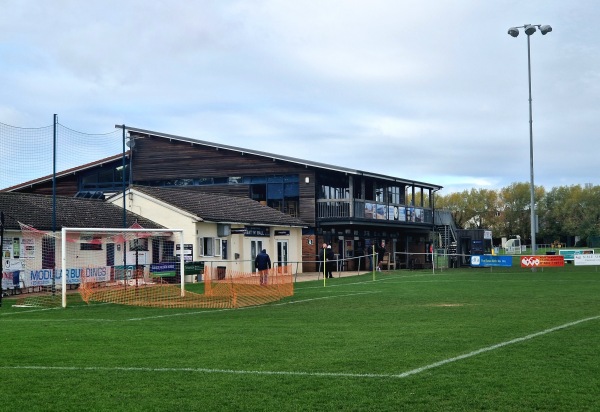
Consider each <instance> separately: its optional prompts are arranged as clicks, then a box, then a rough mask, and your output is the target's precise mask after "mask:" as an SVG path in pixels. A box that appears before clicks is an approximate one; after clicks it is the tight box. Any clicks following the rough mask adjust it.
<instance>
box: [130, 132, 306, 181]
mask: <svg viewBox="0 0 600 412" xmlns="http://www.w3.org/2000/svg"><path fill="white" fill-rule="evenodd" d="M133 164H134V166H133V180H134V181H138V182H143V181H152V180H163V179H185V178H198V177H222V176H250V175H257V176H260V175H277V174H289V173H300V172H303V171H306V169H305V168H304V167H302V166H299V165H295V164H292V163H287V162H280V161H273V159H270V158H267V157H262V156H254V155H249V154H245V153H241V152H236V151H232V150H224V149H216V148H213V147H208V146H201V145H198V144H191V143H188V142H180V141H176V140H169V139H166V138H164V137H153V136H150V137H144V138H137V139H136V144H135V151H134V154H133Z"/></svg>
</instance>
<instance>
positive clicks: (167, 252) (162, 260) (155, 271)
mask: <svg viewBox="0 0 600 412" xmlns="http://www.w3.org/2000/svg"><path fill="white" fill-rule="evenodd" d="M176 243H177V244H178V246H179V247H176V246H175V245H176ZM175 250H179V251H183V250H184V248H183V230H181V229H145V228H141V227H138V228H129V229H106V228H63V229H62V236H61V252H62V253H61V255H62V259H61V261H62V265H61V268H62V270H61V276H60V278H61V286H62V287H61V289H62V306H63V307H66V306H67V291H68V288H69V285H77V287H78V288H79V289H80V294H81V296H82V298H83V300H84V301H86V302H88V301H89V300H90V299H92V298H94V297H95V298H98V297H102V299H100V300H103V301H115V303H124V304H128V303H129V304H131V303H130V301H131V300H134V301H135V299H138V300H139V299H144V296H146V298H148V293H140V292H141V291H142V290H145V291H146V292H147V291H148V290H149V289H150V287H152V286H155V285H163V284H167V285H170V286H169V287H168V288H166V289H168V290H169V293H168V295H169V296H173V295H177V292H175V293H174V291H175V289H176V288H175V287H174V286H177V285H178V286H179V296H180V297H184V296H185V277H184V275H183V273H184V272H183V270H184V255H183V253H180V254H179V256H176V255H175ZM163 289H165V288H163ZM153 291H154V292H155V291H156V289H154V290H153ZM96 300H97V299H96Z"/></svg>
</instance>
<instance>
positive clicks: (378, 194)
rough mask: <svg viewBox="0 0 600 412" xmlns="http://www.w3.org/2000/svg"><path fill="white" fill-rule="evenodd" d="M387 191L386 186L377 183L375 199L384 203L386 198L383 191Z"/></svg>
mask: <svg viewBox="0 0 600 412" xmlns="http://www.w3.org/2000/svg"><path fill="white" fill-rule="evenodd" d="M384 192H385V186H383V185H382V184H379V183H375V201H376V202H381V203H384V202H385V199H384V197H383V193H384Z"/></svg>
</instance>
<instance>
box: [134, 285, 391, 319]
mask: <svg viewBox="0 0 600 412" xmlns="http://www.w3.org/2000/svg"><path fill="white" fill-rule="evenodd" d="M370 293H379V292H359V293H348V294H345V295H334V296H323V297H320V298H312V299H302V300H293V301H290V302H283V303H276V304H273V305H257V306H247V307H244V308H226V309H218V310H201V311H197V312H185V313H173V314H170V315H157V316H148V317H144V318H131V319H126V320H127V321H138V320H149V319H163V318H171V317H174V316H189V315H199V314H205V313H206V314H210V313H219V312H227V311H230V310H247V309H258V308H264V307H272V306H285V305H292V304H296V303H305V302H314V301H315V300H322V299H333V298H340V297H346V296H357V295H365V294H370Z"/></svg>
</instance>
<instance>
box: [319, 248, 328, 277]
mask: <svg viewBox="0 0 600 412" xmlns="http://www.w3.org/2000/svg"><path fill="white" fill-rule="evenodd" d="M317 259H319V272H323V276H324V277H327V263H326V262H327V243H323V246H322V247H321V250H319V256H318V257H317Z"/></svg>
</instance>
